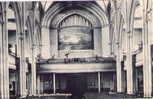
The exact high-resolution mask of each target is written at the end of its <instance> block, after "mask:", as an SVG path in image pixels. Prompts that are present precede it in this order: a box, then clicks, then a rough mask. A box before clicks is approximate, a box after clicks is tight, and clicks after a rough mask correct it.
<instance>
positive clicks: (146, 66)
mask: <svg viewBox="0 0 153 99" xmlns="http://www.w3.org/2000/svg"><path fill="white" fill-rule="evenodd" d="M151 7H152V0H145V1H144V13H143V18H144V22H143V24H144V29H143V30H144V31H143V37H144V38H143V54H144V55H143V84H144V85H143V87H144V97H151V94H152V65H151V42H150V41H151V39H152V37H151V35H152V33H153V31H152V26H153V23H152V13H153V12H152V10H151Z"/></svg>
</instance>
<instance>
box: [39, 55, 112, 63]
mask: <svg viewBox="0 0 153 99" xmlns="http://www.w3.org/2000/svg"><path fill="white" fill-rule="evenodd" d="M37 63H38V64H78V63H115V59H114V58H113V57H88V58H64V59H39V60H38V61H37Z"/></svg>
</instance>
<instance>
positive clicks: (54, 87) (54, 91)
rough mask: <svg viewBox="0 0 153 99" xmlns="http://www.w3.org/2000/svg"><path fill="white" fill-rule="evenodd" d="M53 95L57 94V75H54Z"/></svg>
mask: <svg viewBox="0 0 153 99" xmlns="http://www.w3.org/2000/svg"><path fill="white" fill-rule="evenodd" d="M53 93H54V94H56V78H55V73H53Z"/></svg>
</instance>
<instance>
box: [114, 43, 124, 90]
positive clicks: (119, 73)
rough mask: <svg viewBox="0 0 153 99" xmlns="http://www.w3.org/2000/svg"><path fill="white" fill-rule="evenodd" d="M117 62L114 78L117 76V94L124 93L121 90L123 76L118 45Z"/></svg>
mask: <svg viewBox="0 0 153 99" xmlns="http://www.w3.org/2000/svg"><path fill="white" fill-rule="evenodd" d="M117 48H118V49H117V58H116V59H117V61H116V76H117V92H118V93H122V92H124V90H123V89H124V88H123V79H122V78H123V74H122V64H121V51H120V47H119V43H118V44H117Z"/></svg>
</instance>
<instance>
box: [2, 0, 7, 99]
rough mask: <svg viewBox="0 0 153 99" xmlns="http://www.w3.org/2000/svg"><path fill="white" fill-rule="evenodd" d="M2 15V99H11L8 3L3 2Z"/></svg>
mask: <svg viewBox="0 0 153 99" xmlns="http://www.w3.org/2000/svg"><path fill="white" fill-rule="evenodd" d="M0 4H1V5H0V6H1V9H0V10H1V12H2V13H1V15H0V18H1V20H0V99H9V64H8V31H7V16H6V2H3V3H2V2H1V3H0Z"/></svg>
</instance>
